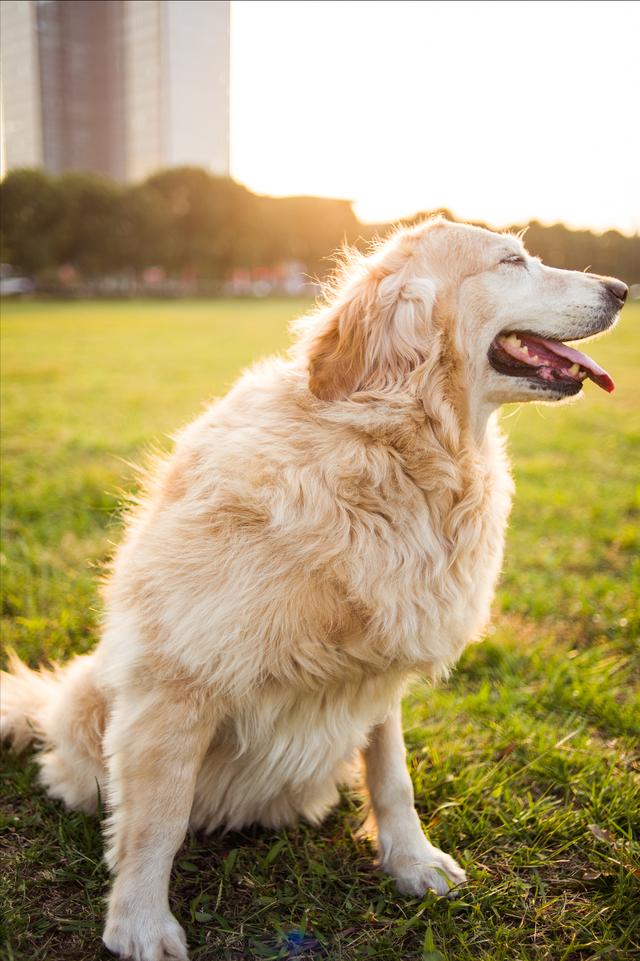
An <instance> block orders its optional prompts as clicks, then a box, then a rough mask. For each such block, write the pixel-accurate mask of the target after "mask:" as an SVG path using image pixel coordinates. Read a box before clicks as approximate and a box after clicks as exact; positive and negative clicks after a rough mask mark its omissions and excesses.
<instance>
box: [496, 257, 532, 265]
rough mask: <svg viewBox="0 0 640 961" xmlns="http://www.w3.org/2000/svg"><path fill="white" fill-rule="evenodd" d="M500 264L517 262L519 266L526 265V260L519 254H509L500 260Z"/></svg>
mask: <svg viewBox="0 0 640 961" xmlns="http://www.w3.org/2000/svg"><path fill="white" fill-rule="evenodd" d="M500 263H501V264H517V265H518V266H520V267H526V263H527V262H526V260H525V259H524V257H523V256H522V255H521V254H509V256H508V257H503V258H502V260H501V261H500Z"/></svg>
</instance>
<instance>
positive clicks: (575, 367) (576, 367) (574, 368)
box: [569, 364, 580, 377]
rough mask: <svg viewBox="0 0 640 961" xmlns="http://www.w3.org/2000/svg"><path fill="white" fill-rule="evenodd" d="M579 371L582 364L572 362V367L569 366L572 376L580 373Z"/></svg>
mask: <svg viewBox="0 0 640 961" xmlns="http://www.w3.org/2000/svg"><path fill="white" fill-rule="evenodd" d="M579 371H580V364H572V365H571V367H570V368H569V373H570V374H571V376H572V377H575V376H576V374H577V373H579Z"/></svg>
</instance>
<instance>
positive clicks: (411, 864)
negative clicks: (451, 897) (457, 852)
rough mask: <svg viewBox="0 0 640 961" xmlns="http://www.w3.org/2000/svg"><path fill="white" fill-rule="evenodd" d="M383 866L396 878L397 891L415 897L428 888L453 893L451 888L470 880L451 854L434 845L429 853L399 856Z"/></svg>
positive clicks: (437, 892)
mask: <svg viewBox="0 0 640 961" xmlns="http://www.w3.org/2000/svg"><path fill="white" fill-rule="evenodd" d="M384 867H385V870H386V871H387V872H388V873H389V874H391V875H392V876H393V877H394V878H395V881H396V886H397V888H398V891H400V893H401V894H410V895H412V896H413V897H422V896H423V895H424V894H426V892H427V891H428V890H429V889H431V890H432V891H435V892H436V894H451V891H452V888H455V887H456V886H457V885H458V884H464V882H465V881H466V880H467V875H466V874H465V872H464V871H463V870H462V868H461V867H460V865H459V864H457V862H456V861H454V860H453V858H452V857H450V855H448V854H445V853H444V851H440V850H439V849H438V848H434V847H431V846H430V847H429V850H428V851H420V852H417V853H412V852H409V853H402V854H400V853H396V854H394V856H392V857H391V858H390V859H389V860H388V862H387V863H386V864H385V865H384Z"/></svg>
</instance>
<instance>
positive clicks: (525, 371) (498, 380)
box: [301, 220, 627, 407]
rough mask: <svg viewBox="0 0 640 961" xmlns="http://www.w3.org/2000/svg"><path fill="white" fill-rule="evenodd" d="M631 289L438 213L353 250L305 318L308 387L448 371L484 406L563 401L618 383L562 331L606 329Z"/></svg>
mask: <svg viewBox="0 0 640 961" xmlns="http://www.w3.org/2000/svg"><path fill="white" fill-rule="evenodd" d="M626 295H627V288H626V286H625V284H623V283H622V282H621V281H619V280H614V279H612V278H609V277H599V276H597V275H595V274H587V273H579V272H574V271H569V270H558V269H556V268H553V267H547V266H545V265H544V264H542V263H541V262H540V260H538V259H537V258H535V257H532V256H530V255H529V254H528V253H527V251H526V249H525V247H524V245H523V243H522V241H521V240H520V239H519V238H518V237H515V236H513V235H509V234H498V233H493V232H492V231H490V230H483V229H480V228H478V227H472V226H470V225H467V224H454V223H449V222H447V221H442V220H435V221H430V222H427V223H425V224H421V225H419V226H418V227H413V228H409V229H403V230H400V231H398V232H397V233H396V234H395V235H394V236H393V237H392V238H391V239H390V240H388V241H387V242H386V243H384V244H383V245H381V246H380V247H379V248H378V249H377V250H376V251H375V252H374V253H373V254H372V255H370V256H369V257H357V258H352V259H351V260H350V261H349V263H348V264H347V266H346V267H345V271H344V273H343V275H342V276H341V277H340V279H339V281H338V283H337V284H336V286H335V289H334V292H333V295H332V298H331V299H330V302H329V304H328V306H326V307H324V308H322V309H321V310H320V311H319V312H318V313H317V314H315V315H314V316H313V317H312V318H311V321H310V322H307V324H306V326H304V327H303V333H302V340H301V345H302V349H303V353H304V356H305V358H306V361H307V365H308V370H309V386H310V389H311V391H312V392H313V393H314V394H315V395H316V396H317V397H319V398H320V399H322V400H326V401H335V400H343V399H346V398H349V397H352V396H353V395H354V394H358V393H361V392H363V391H381V390H382V391H386V390H390V389H394V388H397V387H398V386H402V385H405V386H407V387H409V388H410V387H411V385H416V384H418V383H423V384H426V383H428V382H429V380H430V379H436V380H439V381H440V382H443V381H446V380H447V378H448V379H449V380H450V384H451V387H452V390H453V389H455V390H456V391H457V392H458V393H460V392H462V393H463V394H464V395H465V398H466V402H467V403H468V402H469V401H470V400H472V401H474V402H475V404H479V405H481V406H483V407H495V406H498V405H499V404H503V403H507V402H512V401H527V400H546V401H559V400H562V399H564V398H566V397H569V396H572V395H574V394H577V393H579V391H580V390H581V388H582V384H583V381H584V380H585V379H586V378H589V379H591V380H593V381H594V382H595V383H596V384H598V385H599V386H600V387H602V388H604V389H605V390H612V389H613V382H612V381H611V378H610V377H609V375H608V374H607V373H606V372H605V371H603V370H602V368H600V367H599V366H598V365H597V364H596V363H595V362H594V361H593V360H591V359H590V358H589V357H587V356H586V355H585V354H582V353H580V352H579V351H577V350H575V349H574V348H570V347H567V346H565V345H564V344H563V343H562V342H563V341H565V340H582V339H583V338H585V337H591V336H593V335H594V334H598V333H601V332H602V331H604V330H607V329H608V328H609V327H611V326H612V325H613V324H614V322H615V320H616V319H617V317H618V314H619V311H620V309H621V307H622V304H623V303H624V300H625V298H626ZM442 386H443V389H444V390H445V392H446V386H447V385H446V383H442Z"/></svg>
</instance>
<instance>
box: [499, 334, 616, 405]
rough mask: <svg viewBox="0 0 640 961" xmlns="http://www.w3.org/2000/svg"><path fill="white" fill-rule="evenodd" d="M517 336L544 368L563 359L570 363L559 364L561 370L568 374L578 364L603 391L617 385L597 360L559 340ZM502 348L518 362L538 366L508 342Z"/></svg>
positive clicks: (502, 344) (526, 335)
mask: <svg viewBox="0 0 640 961" xmlns="http://www.w3.org/2000/svg"><path fill="white" fill-rule="evenodd" d="M516 336H517V337H518V339H519V340H520V343H521V345H522V346H526V347H528V348H529V354H530V355H531V354H533V355H535V356H537V357H538V360H539V361H541V362H542V365H543V366H553V360H554V359H555V358H562V359H563V360H564V361H569V363H564V364H558V368H559V369H560V370H562V371H564V372H567V371H568V368H569V366H571V364H578V365H579V366H580V367H582V369H583V370H585V371H586V372H587V376H588V377H589V379H590V380H592V381H593V382H594V384H597V385H598V387H602V389H603V390H606V391H608V392H609V393H611V391H612V390H614V388H615V384H614V382H613V380H612V379H611V377H610V376H609V374H608V373H607V372H606V370H604V369H603V368H602V367H600V366H599V365H598V364H596V362H595V360H592V359H591V357H588V356H587V355H586V354H583V353H582V352H581V351H579V350H576V349H575V348H574V347H567V346H566V344H562V343H560V341H557V340H547V339H546V338H544V337H534V336H533V335H532V334H521V333H516ZM501 346H502V348H503V349H504V350H506V351H507V353H509V354H511V355H512V356H513V357H515V358H517V359H518V360H524V361H525V362H526V363H529V364H532V366H537V365H536V364H535V363H534V362H532V361H531V360H530V359H529V358H528V357H525V356H523V355H522V353H521V349H519V348H517V347H513V346H512V345H511V344H510V343H509V342H508V341H505V340H501Z"/></svg>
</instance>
